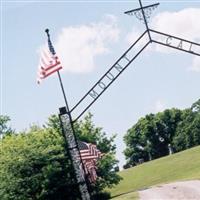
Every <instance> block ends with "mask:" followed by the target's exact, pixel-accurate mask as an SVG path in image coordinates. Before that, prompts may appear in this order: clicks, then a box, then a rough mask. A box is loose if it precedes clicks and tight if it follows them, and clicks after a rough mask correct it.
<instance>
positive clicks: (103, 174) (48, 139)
mask: <svg viewBox="0 0 200 200" xmlns="http://www.w3.org/2000/svg"><path fill="white" fill-rule="evenodd" d="M9 121H10V118H9V117H8V116H0V134H1V139H0V146H1V148H0V155H1V158H0V199H2V200H36V199H40V200H47V199H48V200H55V199H56V200H64V199H65V200H66V199H68V200H78V199H80V194H79V190H78V187H77V184H76V181H75V176H74V170H73V167H72V164H71V162H70V158H69V154H68V152H67V151H66V149H65V145H66V144H65V142H64V138H63V136H62V133H61V128H60V122H59V118H58V117H57V116H56V115H52V116H51V117H50V118H49V119H48V121H47V123H45V124H44V125H43V126H42V127H39V126H36V125H33V126H31V127H30V128H29V130H26V131H23V132H19V133H17V132H15V131H14V130H12V129H11V128H10V127H9V125H8V124H9ZM74 126H75V131H76V134H77V135H76V136H77V138H78V140H81V141H84V142H87V143H92V144H96V145H97V148H98V149H99V150H100V151H101V152H102V153H103V157H102V159H100V160H99V162H98V163H97V175H98V179H97V181H96V182H95V183H93V184H90V187H89V191H90V193H91V195H92V199H108V198H109V194H108V193H105V192H103V190H104V188H106V187H112V186H113V185H115V184H118V183H119V181H120V179H121V178H120V176H119V175H118V174H117V173H116V170H115V169H116V167H117V163H118V161H117V160H116V158H115V150H116V146H115V145H114V143H113V142H114V138H115V136H112V137H110V138H108V137H106V134H105V132H103V130H102V128H100V127H96V126H95V125H94V124H93V122H92V115H91V114H90V113H89V114H88V115H87V116H86V117H85V118H84V119H83V120H82V121H79V122H77V123H76V124H74Z"/></svg>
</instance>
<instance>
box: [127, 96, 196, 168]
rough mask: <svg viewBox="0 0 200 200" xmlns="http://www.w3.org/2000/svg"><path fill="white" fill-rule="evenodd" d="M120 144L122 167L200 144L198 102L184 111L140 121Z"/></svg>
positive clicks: (160, 114) (170, 110) (178, 110)
mask: <svg viewBox="0 0 200 200" xmlns="http://www.w3.org/2000/svg"><path fill="white" fill-rule="evenodd" d="M124 142H125V143H126V149H125V151H124V154H125V156H126V159H127V163H126V164H125V165H124V168H129V167H131V166H135V165H137V164H138V163H140V161H141V160H142V161H144V162H145V161H149V160H153V159H156V158H160V157H162V156H166V155H169V154H172V153H174V152H179V151H182V150H185V149H188V148H191V147H194V146H196V145H200V99H199V100H198V101H196V102H195V103H194V104H192V106H191V107H190V108H187V109H184V110H180V109H176V108H172V109H166V110H164V111H163V112H159V113H157V114H148V115H146V116H145V117H142V118H140V119H139V120H138V122H137V123H136V124H135V125H133V126H132V127H131V128H130V129H129V130H128V131H127V133H126V135H125V136H124Z"/></svg>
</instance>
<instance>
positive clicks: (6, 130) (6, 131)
mask: <svg viewBox="0 0 200 200" xmlns="http://www.w3.org/2000/svg"><path fill="white" fill-rule="evenodd" d="M9 121H10V117H8V116H6V115H0V137H1V136H3V135H10V134H12V133H14V131H13V130H12V129H11V127H10V126H9V125H8V123H9Z"/></svg>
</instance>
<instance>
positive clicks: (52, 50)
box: [45, 29, 90, 200]
mask: <svg viewBox="0 0 200 200" xmlns="http://www.w3.org/2000/svg"><path fill="white" fill-rule="evenodd" d="M45 32H46V34H47V37H48V46H49V50H50V52H51V53H52V54H53V55H55V54H56V52H55V50H54V47H53V45H52V43H51V40H50V34H49V29H46V30H45ZM57 74H58V79H59V82H60V86H61V90H62V93H63V97H64V101H65V104H66V113H67V115H68V116H69V122H70V125H71V129H72V134H73V137H74V140H75V144H76V147H75V148H77V150H78V154H79V156H80V162H81V164H82V167H83V172H84V179H85V175H86V171H85V166H84V164H83V160H82V158H81V154H80V149H79V147H78V141H77V138H76V134H75V130H74V125H73V120H72V116H71V112H70V109H69V104H68V101H67V97H66V94H65V90H64V87H63V83H62V79H61V75H60V72H59V70H57ZM64 135H65V134H64ZM66 139H67V138H66ZM84 181H85V183H86V185H87V188H86V190H85V191H82V192H83V194H81V195H83V196H82V199H83V200H90V194H89V193H88V196H87V192H88V183H87V181H86V180H84ZM78 184H82V183H78ZM84 189H85V188H84ZM80 192H81V191H80Z"/></svg>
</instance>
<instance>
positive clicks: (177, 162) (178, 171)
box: [109, 146, 200, 199]
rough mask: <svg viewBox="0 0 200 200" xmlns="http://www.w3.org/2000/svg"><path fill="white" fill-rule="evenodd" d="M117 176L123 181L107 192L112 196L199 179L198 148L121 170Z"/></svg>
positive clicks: (199, 160) (199, 147) (199, 148)
mask: <svg viewBox="0 0 200 200" xmlns="http://www.w3.org/2000/svg"><path fill="white" fill-rule="evenodd" d="M119 174H120V175H121V176H122V177H123V180H122V181H121V182H120V184H119V185H117V186H116V187H115V188H112V189H111V190H109V191H110V192H111V195H112V196H116V195H120V194H123V193H127V192H131V191H137V190H140V189H143V188H147V187H149V186H152V185H156V184H160V183H168V182H173V181H177V180H188V179H200V146H198V147H194V148H191V149H189V150H186V151H182V152H179V153H176V154H173V155H170V156H166V157H164V158H160V159H157V160H153V161H150V162H147V163H144V164H141V165H138V166H136V167H133V168H130V169H127V170H123V171H121V172H120V173H119ZM134 195H136V194H134ZM121 198H122V196H121ZM124 199H126V198H124ZM127 199H129V198H127Z"/></svg>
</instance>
